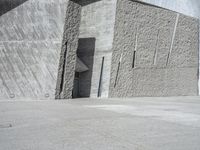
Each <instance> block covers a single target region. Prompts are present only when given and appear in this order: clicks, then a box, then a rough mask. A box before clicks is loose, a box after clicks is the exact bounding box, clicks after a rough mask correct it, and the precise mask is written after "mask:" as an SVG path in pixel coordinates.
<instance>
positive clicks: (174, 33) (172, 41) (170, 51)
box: [166, 13, 179, 66]
mask: <svg viewBox="0 0 200 150" xmlns="http://www.w3.org/2000/svg"><path fill="white" fill-rule="evenodd" d="M178 20H179V13H177V16H176V21H175V25H174V31H173V35H172V40H171V45H170V49H169V53H168V56H167V62H166V66H167V65H168V63H169V59H170V55H171V53H172V49H173V46H174V39H175V36H176V29H177V25H178Z"/></svg>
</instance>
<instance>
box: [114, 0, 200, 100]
mask: <svg viewBox="0 0 200 150" xmlns="http://www.w3.org/2000/svg"><path fill="white" fill-rule="evenodd" d="M198 31H199V28H198V20H197V19H194V18H191V17H187V16H184V15H182V14H178V13H175V12H172V11H169V10H165V9H161V8H157V7H154V6H149V5H145V4H141V3H138V2H134V1H130V0H119V1H118V4H117V14H116V24H115V34H114V43H113V57H112V70H111V83H110V97H132V96H179V95H197V93H198V92H197V91H198V86H197V83H198V77H197V76H198V45H199V43H198V42H199V41H198V34H199V32H198Z"/></svg>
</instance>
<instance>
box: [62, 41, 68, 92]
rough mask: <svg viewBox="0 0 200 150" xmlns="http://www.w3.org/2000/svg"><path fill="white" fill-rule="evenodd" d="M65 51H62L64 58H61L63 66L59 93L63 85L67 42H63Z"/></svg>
mask: <svg viewBox="0 0 200 150" xmlns="http://www.w3.org/2000/svg"><path fill="white" fill-rule="evenodd" d="M65 47H66V48H65V51H64V55H63V57H64V59H63V68H62V76H61V83H60V94H61V93H62V91H63V86H64V78H65V66H66V59H67V58H66V57H67V42H66V43H65Z"/></svg>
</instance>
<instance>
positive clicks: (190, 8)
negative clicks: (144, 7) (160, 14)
mask: <svg viewBox="0 0 200 150" xmlns="http://www.w3.org/2000/svg"><path fill="white" fill-rule="evenodd" d="M138 1H143V2H146V3H149V4H152V5H156V6H160V7H163V8H166V9H169V10H173V11H176V12H179V13H183V14H185V15H188V16H191V17H196V18H197V17H200V9H199V8H200V1H199V0H138Z"/></svg>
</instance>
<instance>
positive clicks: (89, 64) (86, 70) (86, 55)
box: [72, 38, 95, 98]
mask: <svg viewBox="0 0 200 150" xmlns="http://www.w3.org/2000/svg"><path fill="white" fill-rule="evenodd" d="M94 52H95V38H81V39H79V42H78V49H77V61H76V70H75V71H76V72H75V78H74V87H73V94H72V97H73V98H83V97H90V90H91V82H92V72H93V63H94Z"/></svg>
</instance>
